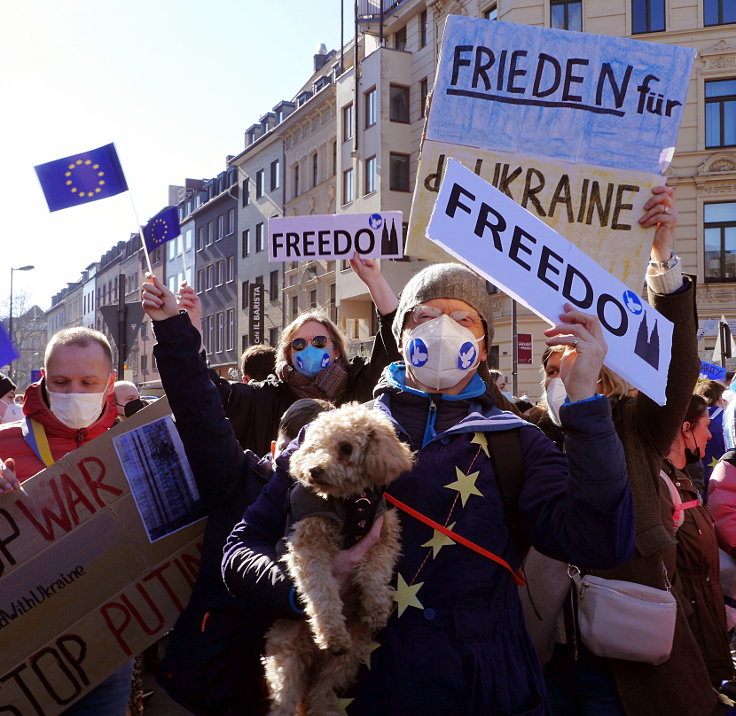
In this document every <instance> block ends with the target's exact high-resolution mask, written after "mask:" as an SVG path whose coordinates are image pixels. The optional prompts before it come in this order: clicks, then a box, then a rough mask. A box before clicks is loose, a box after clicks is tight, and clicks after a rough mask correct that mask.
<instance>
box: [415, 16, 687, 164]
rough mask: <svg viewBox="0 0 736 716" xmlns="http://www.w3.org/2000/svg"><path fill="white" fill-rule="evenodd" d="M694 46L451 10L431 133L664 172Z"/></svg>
mask: <svg viewBox="0 0 736 716" xmlns="http://www.w3.org/2000/svg"><path fill="white" fill-rule="evenodd" d="M694 58H695V50H694V49H691V48H686V47H675V46H673V45H664V44H661V43H652V42H642V41H638V40H628V39H623V38H618V37H610V36H603V35H592V34H589V33H584V32H566V31H564V30H552V29H547V28H541V27H531V26H529V25H518V24H516V23H504V22H488V21H486V20H480V19H474V18H467V17H461V16H457V15H450V16H448V18H447V24H446V25H445V32H444V36H443V41H442V53H441V58H440V61H439V63H438V66H437V77H436V80H435V85H434V91H433V95H432V108H431V112H430V115H429V118H428V120H427V139H432V140H436V141H439V142H448V143H452V144H463V145H466V146H473V147H486V148H489V149H497V150H500V151H504V152H511V153H519V154H527V155H538V156H545V157H550V158H557V159H560V160H562V161H566V162H575V163H578V162H580V163H583V164H593V165H596V166H604V167H619V168H621V169H634V170H637V171H641V172H650V173H654V174H662V173H663V172H664V171H665V169H667V167H668V166H669V163H670V161H671V160H672V155H673V154H674V151H675V144H676V143H677V132H678V128H679V126H680V118H681V116H682V112H683V109H684V106H685V100H686V98H687V90H688V85H689V82H690V70H691V67H692V63H693V60H694Z"/></svg>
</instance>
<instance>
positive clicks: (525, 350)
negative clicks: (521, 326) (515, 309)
mask: <svg viewBox="0 0 736 716" xmlns="http://www.w3.org/2000/svg"><path fill="white" fill-rule="evenodd" d="M532 354H533V351H532V334H531V333H517V334H516V362H517V363H518V364H519V365H533V363H534V360H533V357H532Z"/></svg>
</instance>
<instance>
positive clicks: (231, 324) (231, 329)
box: [225, 308, 235, 351]
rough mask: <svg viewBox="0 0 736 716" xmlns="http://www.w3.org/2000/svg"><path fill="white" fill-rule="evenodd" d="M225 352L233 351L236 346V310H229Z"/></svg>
mask: <svg viewBox="0 0 736 716" xmlns="http://www.w3.org/2000/svg"><path fill="white" fill-rule="evenodd" d="M225 337H226V341H225V350H227V351H231V350H232V349H233V346H234V345H235V310H234V309H232V308H228V309H227V331H226V333H225Z"/></svg>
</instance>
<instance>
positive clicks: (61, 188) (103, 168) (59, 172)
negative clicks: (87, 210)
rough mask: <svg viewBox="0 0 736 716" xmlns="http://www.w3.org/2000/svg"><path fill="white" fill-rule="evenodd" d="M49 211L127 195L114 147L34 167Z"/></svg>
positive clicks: (98, 149)
mask: <svg viewBox="0 0 736 716" xmlns="http://www.w3.org/2000/svg"><path fill="white" fill-rule="evenodd" d="M36 174H37V175H38V180H39V181H40V182H41V188H42V189H43V193H44V196H45V197H46V203H47V204H48V205H49V211H59V209H66V208H67V207H70V206H78V205H79V204H87V203H88V202H90V201H96V200H97V199H106V198H107V197H108V196H115V195H116V194H120V193H121V192H124V191H128V184H127V182H126V181H125V175H124V174H123V168H122V166H120V160H119V159H118V153H117V152H116V151H115V145H114V144H106V145H105V146H104V147H98V148H97V149H93V150H92V151H90V152H82V153H81V154H75V155H73V156H71V157H64V158H63V159H56V160H55V161H53V162H47V163H46V164H39V165H38V166H37V167H36Z"/></svg>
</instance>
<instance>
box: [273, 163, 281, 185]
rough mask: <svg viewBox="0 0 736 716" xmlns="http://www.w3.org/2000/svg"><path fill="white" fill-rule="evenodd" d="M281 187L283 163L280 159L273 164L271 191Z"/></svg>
mask: <svg viewBox="0 0 736 716" xmlns="http://www.w3.org/2000/svg"><path fill="white" fill-rule="evenodd" d="M280 186H281V163H280V162H279V160H278V159H274V160H273V161H272V162H271V191H274V190H275V189H278V188H279V187H280Z"/></svg>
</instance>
